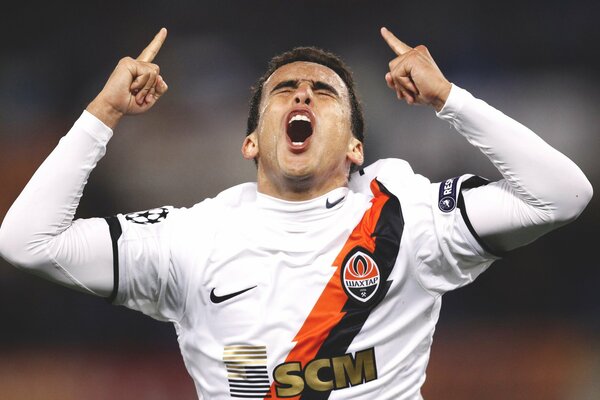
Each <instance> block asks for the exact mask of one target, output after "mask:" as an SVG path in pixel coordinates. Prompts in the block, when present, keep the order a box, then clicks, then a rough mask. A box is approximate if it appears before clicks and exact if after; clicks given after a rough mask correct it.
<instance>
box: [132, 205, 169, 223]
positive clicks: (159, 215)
mask: <svg viewBox="0 0 600 400" xmlns="http://www.w3.org/2000/svg"><path fill="white" fill-rule="evenodd" d="M172 209H173V207H160V208H153V209H152V210H146V211H138V212H134V213H130V214H127V215H125V219H126V220H127V221H131V222H133V223H136V224H140V225H149V224H157V223H159V222H162V221H164V220H165V219H167V216H168V215H169V212H170V211H171V210H172Z"/></svg>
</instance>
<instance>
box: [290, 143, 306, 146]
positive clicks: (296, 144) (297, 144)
mask: <svg viewBox="0 0 600 400" xmlns="http://www.w3.org/2000/svg"><path fill="white" fill-rule="evenodd" d="M302 143H304V142H292V144H293V145H294V146H300V145H302Z"/></svg>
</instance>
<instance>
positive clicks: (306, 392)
mask: <svg viewBox="0 0 600 400" xmlns="http://www.w3.org/2000/svg"><path fill="white" fill-rule="evenodd" d="M437 115H438V116H439V117H440V118H442V119H444V120H446V121H448V122H449V123H451V124H452V125H453V126H454V127H455V128H456V129H457V130H458V132H459V133H460V134H461V135H463V136H464V137H465V138H466V139H467V140H468V141H469V142H470V143H471V144H473V145H474V146H475V147H477V148H479V149H480V150H481V151H482V152H483V153H484V154H485V155H486V156H487V157H488V158H489V159H490V161H491V162H492V163H493V164H494V165H495V166H496V167H497V168H498V170H499V171H500V172H501V173H502V175H503V177H504V179H502V180H500V181H498V182H492V183H490V184H488V185H483V186H478V185H480V184H482V182H481V180H478V179H477V177H469V176H462V177H458V178H452V179H448V180H446V181H444V182H442V183H437V184H431V183H430V182H429V181H428V180H427V179H426V178H423V177H422V176H419V175H415V174H414V173H413V172H412V170H411V169H410V167H409V166H408V164H407V163H406V162H404V161H401V160H395V159H390V160H381V161H378V162H377V163H375V164H373V165H372V166H370V167H367V168H365V169H364V170H363V171H361V172H359V173H356V174H354V175H353V176H352V179H351V181H350V184H349V187H347V188H345V187H343V188H338V189H336V190H334V191H332V192H330V193H328V194H326V195H325V196H322V197H319V198H316V199H312V200H310V201H305V202H286V201H282V200H278V199H274V198H270V197H267V196H265V195H262V194H259V193H258V192H257V187H256V185H255V184H243V185H240V186H236V187H234V188H231V189H229V190H226V191H225V192H223V193H221V194H220V195H218V196H217V197H216V198H214V199H209V200H205V201H203V202H201V203H199V204H198V205H196V206H194V207H192V208H190V209H177V210H175V209H172V208H168V207H164V208H159V209H155V210H150V211H147V212H142V213H135V214H129V215H119V216H118V217H112V218H108V219H107V220H106V221H105V220H104V219H101V218H90V219H83V220H75V221H73V218H74V215H75V210H76V209H77V206H78V203H79V198H80V197H81V196H82V193H83V189H84V186H85V184H86V182H87V179H88V177H89V174H90V172H91V171H92V170H93V168H94V167H95V165H96V163H97V162H98V161H99V160H100V158H101V157H102V156H103V154H104V152H105V150H106V145H107V143H108V141H109V139H110V137H111V136H112V131H111V130H110V129H109V128H108V127H106V126H105V125H104V124H103V123H102V122H101V121H99V120H97V119H96V118H95V117H94V116H93V115H91V114H89V113H87V112H84V114H83V115H82V116H81V118H80V119H79V120H78V121H77V122H76V123H75V125H74V126H73V128H72V129H71V131H70V132H69V133H68V134H67V135H66V136H65V137H63V139H61V141H60V143H59V145H58V146H57V147H56V149H55V150H54V151H53V152H52V154H50V156H49V157H48V158H47V159H46V161H44V163H43V164H42V165H41V166H40V168H39V169H38V171H37V172H36V173H35V174H34V176H33V177H32V178H31V180H30V182H29V183H28V184H27V186H26V187H25V189H24V190H23V192H22V193H21V195H20V196H19V198H18V199H17V200H16V201H15V203H14V204H13V206H12V207H11V209H10V210H9V212H8V213H7V215H6V217H5V219H4V221H3V223H2V227H1V229H0V255H2V256H3V257H4V258H6V259H7V260H9V261H10V262H11V263H13V264H14V265H16V266H18V267H21V268H24V269H26V270H28V271H30V272H32V273H35V274H37V275H39V276H42V277H45V278H47V279H50V280H52V281H54V282H57V283H61V284H64V285H67V286H69V287H71V288H74V289H77V290H81V291H83V292H86V293H90V294H95V295H99V296H105V297H108V296H109V295H110V294H111V291H112V296H111V300H114V301H115V302H116V303H117V304H123V305H125V306H127V307H130V308H132V309H136V310H140V311H142V312H144V313H145V314H148V315H150V316H152V317H154V318H157V319H160V320H165V321H171V322H173V323H174V325H175V327H176V330H177V334H178V340H179V343H180V346H181V352H182V354H183V357H184V360H185V364H186V366H187V369H188V371H189V373H190V374H191V376H192V377H193V379H194V381H195V384H196V387H197V390H198V393H199V395H200V396H201V397H203V398H205V399H228V398H259V399H260V398H278V397H279V398H296V399H298V398H303V399H325V398H330V399H350V398H352V399H360V398H362V399H395V400H396V399H419V398H420V397H421V396H420V393H419V391H420V387H421V385H422V384H423V382H424V380H425V369H426V365H427V361H428V358H429V351H430V347H431V340H432V335H433V332H434V327H435V323H436V321H437V319H438V315H439V311H440V304H441V296H442V294H443V293H444V292H447V291H449V290H452V289H455V288H457V287H460V286H462V285H465V284H468V283H470V282H472V281H473V280H474V279H475V278H476V277H477V276H478V275H479V274H480V273H481V272H482V271H484V270H485V269H486V268H487V267H488V266H489V265H490V263H491V262H492V261H493V260H494V259H495V256H493V255H492V254H491V253H490V252H489V251H487V250H484V249H483V248H482V246H483V242H481V243H479V242H478V240H477V238H476V236H477V235H476V233H475V232H477V233H478V234H479V235H481V236H482V237H483V238H484V239H485V241H486V242H488V243H490V245H493V246H494V249H500V250H510V249H513V248H516V247H518V246H522V245H524V244H526V243H528V242H531V241H532V240H534V239H536V238H537V237H539V236H541V235H543V234H545V233H547V232H549V231H551V230H552V229H555V228H557V227H558V226H561V225H564V224H566V223H567V222H569V221H572V220H573V219H575V218H576V217H577V216H578V215H579V214H580V213H581V212H582V211H583V209H584V208H585V206H586V205H587V203H588V202H589V200H590V198H591V196H592V187H591V185H590V184H589V181H588V180H587V179H586V178H585V175H584V174H583V173H582V172H581V170H580V169H579V168H578V167H577V166H576V165H575V164H574V163H573V162H572V161H571V160H569V159H568V158H567V157H565V156H564V155H563V154H561V153H560V152H558V151H557V150H555V149H553V148H552V147H550V146H549V145H548V144H547V143H545V142H544V141H543V140H542V139H540V138H539V137H538V136H537V135H535V133H533V132H532V131H531V130H529V129H528V128H526V127H524V126H523V125H521V124H519V123H518V122H516V121H514V120H512V119H511V118H509V117H507V116H506V115H504V114H502V113H501V112H500V111H498V110H496V109H494V108H493V107H490V106H489V105H488V104H486V103H485V102H483V101H481V100H478V99H476V98H474V97H473V96H472V95H471V94H470V93H468V92H466V91H465V90H463V89H460V88H458V87H456V86H454V85H453V87H452V90H451V92H450V95H449V97H448V100H447V101H446V104H445V105H444V108H443V109H442V110H441V111H440V112H439V113H438V114H437ZM533 161H535V162H533ZM466 208H468V215H467V210H466ZM106 222H108V226H107V224H106ZM111 239H112V241H111Z"/></svg>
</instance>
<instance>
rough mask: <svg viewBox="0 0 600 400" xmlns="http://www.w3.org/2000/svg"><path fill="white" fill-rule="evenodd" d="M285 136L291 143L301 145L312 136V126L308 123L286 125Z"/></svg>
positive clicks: (296, 122)
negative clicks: (286, 135)
mask: <svg viewBox="0 0 600 400" xmlns="http://www.w3.org/2000/svg"><path fill="white" fill-rule="evenodd" d="M287 134H288V136H289V137H290V140H291V141H292V143H303V142H304V141H305V140H306V139H307V138H308V137H309V136H310V135H312V126H311V124H310V122H308V121H292V122H291V123H289V124H288V128H287Z"/></svg>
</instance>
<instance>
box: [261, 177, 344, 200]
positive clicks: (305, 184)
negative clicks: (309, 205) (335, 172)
mask: <svg viewBox="0 0 600 400" xmlns="http://www.w3.org/2000/svg"><path fill="white" fill-rule="evenodd" d="M257 186H258V191H259V192H260V193H262V194H266V195H268V196H271V197H275V198H278V199H281V200H288V201H303V200H310V199H314V198H316V197H319V196H322V195H324V194H326V193H329V192H331V191H332V190H334V189H337V188H340V187H347V186H348V178H347V177H346V176H343V177H336V178H333V179H325V180H323V181H322V182H315V179H314V178H313V177H302V178H292V179H290V178H284V179H283V181H282V182H280V183H279V184H276V183H275V182H273V181H271V180H269V179H266V178H265V177H264V176H263V177H261V174H259V175H258V178H257Z"/></svg>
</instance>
